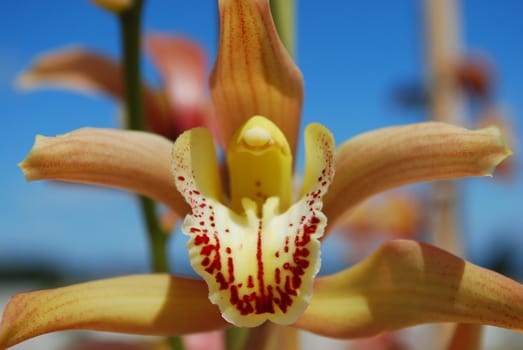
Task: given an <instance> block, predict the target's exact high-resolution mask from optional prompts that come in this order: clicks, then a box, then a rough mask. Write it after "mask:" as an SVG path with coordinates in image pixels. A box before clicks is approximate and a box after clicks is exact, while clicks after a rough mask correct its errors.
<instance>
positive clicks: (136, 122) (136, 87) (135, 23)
mask: <svg viewBox="0 0 523 350" xmlns="http://www.w3.org/2000/svg"><path fill="white" fill-rule="evenodd" d="M142 7H143V0H134V2H133V5H132V6H131V7H130V8H128V9H126V10H124V11H122V12H121V13H120V15H119V19H120V21H119V22H120V30H121V34H122V51H123V76H124V86H125V112H126V114H127V122H128V125H127V127H128V128H129V129H132V130H145V118H144V103H143V94H142V83H141V78H140V74H141V73H140V47H141V44H140V38H141V13H142ZM139 201H140V206H141V209H142V213H143V217H144V220H145V224H146V226H147V233H148V236H149V242H150V249H151V265H152V270H153V272H158V273H160V272H163V273H166V272H169V264H168V256H167V241H168V238H169V236H168V235H167V233H166V232H164V230H163V229H162V227H161V226H160V223H159V222H158V216H157V213H156V203H155V202H154V201H153V200H151V199H149V198H146V197H143V196H139ZM168 342H169V345H170V347H171V348H172V349H175V350H183V349H184V346H183V342H182V339H181V338H180V337H169V338H168Z"/></svg>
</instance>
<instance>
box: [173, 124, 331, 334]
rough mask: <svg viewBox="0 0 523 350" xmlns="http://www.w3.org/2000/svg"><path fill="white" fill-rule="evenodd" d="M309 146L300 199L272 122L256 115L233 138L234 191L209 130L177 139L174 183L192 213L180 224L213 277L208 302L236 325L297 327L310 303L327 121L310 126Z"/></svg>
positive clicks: (327, 171) (198, 267)
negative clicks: (294, 191)
mask: <svg viewBox="0 0 523 350" xmlns="http://www.w3.org/2000/svg"><path fill="white" fill-rule="evenodd" d="M305 142H306V169H305V174H304V185H303V189H302V192H301V193H302V195H301V197H300V198H299V199H298V200H297V201H296V202H294V203H292V154H291V151H290V148H289V144H288V142H287V140H286V138H285V135H284V134H283V133H282V132H281V130H280V129H279V128H278V127H277V126H276V125H275V124H274V123H272V122H271V121H270V120H268V119H267V118H264V117H261V116H255V117H252V118H250V119H249V120H248V121H247V122H246V123H245V124H244V125H243V126H242V127H240V128H239V129H238V130H237V131H236V132H235V134H234V135H233V138H232V140H231V142H230V145H229V149H228V150H227V165H228V168H229V179H230V181H229V193H228V196H227V195H226V194H225V193H224V191H223V189H222V188H221V183H222V182H221V180H220V177H219V174H220V172H219V167H218V162H217V160H216V154H215V150H214V143H213V140H212V137H211V134H210V132H209V131H207V130H206V129H203V128H197V129H192V130H190V131H188V132H185V133H184V134H182V135H181V136H180V137H179V138H178V139H177V140H176V142H175V144H174V147H173V173H174V178H175V181H176V186H177V188H178V190H179V191H180V193H181V194H182V195H183V196H184V198H185V200H186V201H187V203H188V204H189V205H190V206H191V211H192V212H191V214H190V215H187V217H186V218H185V220H184V223H183V226H182V231H183V232H184V233H185V234H187V235H189V237H190V239H189V241H188V244H187V246H188V249H189V257H190V259H191V265H192V267H193V268H194V270H195V271H196V272H197V273H198V274H199V275H200V276H201V277H202V278H203V279H204V280H205V281H206V283H207V285H208V287H209V299H210V300H211V302H213V303H214V304H217V305H218V307H219V308H220V310H221V312H222V316H223V317H224V319H226V320H227V321H229V322H231V323H233V324H235V325H237V326H241V327H254V326H258V325H260V324H262V323H263V322H265V321H266V320H270V321H272V322H275V323H278V324H291V323H293V322H294V321H296V319H297V318H298V317H299V316H300V315H301V314H302V313H303V311H304V310H305V309H306V307H307V305H308V303H309V301H310V298H311V294H312V285H313V280H314V277H315V276H316V274H317V272H318V270H319V268H320V250H319V248H320V242H319V238H320V237H321V236H322V235H323V230H324V228H325V225H326V218H325V216H324V215H323V213H322V212H321V208H322V197H323V195H324V194H325V192H326V190H327V188H328V186H329V184H330V182H331V180H332V177H333V174H334V165H333V153H334V141H333V139H332V135H331V133H330V132H329V131H328V130H327V129H325V128H324V127H323V126H321V125H319V124H311V125H309V126H308V127H307V129H306V132H305ZM227 198H228V199H229V200H227Z"/></svg>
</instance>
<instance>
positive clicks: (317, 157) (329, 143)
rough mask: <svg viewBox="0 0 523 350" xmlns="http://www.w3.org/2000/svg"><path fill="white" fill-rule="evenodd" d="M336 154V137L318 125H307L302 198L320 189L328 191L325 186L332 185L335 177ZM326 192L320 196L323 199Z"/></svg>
mask: <svg viewBox="0 0 523 350" xmlns="http://www.w3.org/2000/svg"><path fill="white" fill-rule="evenodd" d="M334 152H335V149H334V137H333V136H332V134H331V132H330V131H329V130H327V129H326V128H325V127H324V126H323V125H321V124H318V123H312V124H309V125H307V127H306V128H305V173H304V174H303V185H302V190H301V193H302V196H303V195H304V194H305V193H308V192H312V191H313V190H314V188H318V187H319V188H322V191H325V192H326V191H327V187H325V186H328V185H330V183H331V182H332V180H333V177H334V170H335V169H334ZM318 185H320V186H318ZM325 192H322V193H321V194H319V196H320V197H323V196H324V195H325Z"/></svg>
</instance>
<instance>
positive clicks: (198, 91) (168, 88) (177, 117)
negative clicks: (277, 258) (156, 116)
mask: <svg viewBox="0 0 523 350" xmlns="http://www.w3.org/2000/svg"><path fill="white" fill-rule="evenodd" d="M145 45H146V48H147V51H148V52H149V54H150V56H151V58H152V60H153V63H154V64H155V66H156V68H157V70H158V71H159V72H160V73H161V78H162V79H163V83H164V87H165V92H166V94H167V99H168V101H169V103H170V107H171V109H172V113H173V115H172V116H171V119H173V121H175V124H176V128H177V129H178V134H180V133H181V132H183V131H185V130H188V129H192V128H194V127H197V126H205V124H204V121H205V113H206V107H205V106H206V103H207V97H206V96H205V89H206V84H207V75H206V71H207V59H206V55H205V52H204V51H203V49H202V48H201V47H200V46H199V45H197V44H196V42H193V41H190V40H188V39H184V38H182V37H177V36H169V35H164V34H149V35H147V36H146V38H145Z"/></svg>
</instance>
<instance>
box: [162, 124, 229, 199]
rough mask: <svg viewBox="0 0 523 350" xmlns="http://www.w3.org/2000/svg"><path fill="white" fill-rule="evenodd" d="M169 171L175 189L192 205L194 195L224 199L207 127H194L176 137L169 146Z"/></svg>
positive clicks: (210, 136)
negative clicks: (170, 161) (170, 169)
mask: <svg viewBox="0 0 523 350" xmlns="http://www.w3.org/2000/svg"><path fill="white" fill-rule="evenodd" d="M172 174H173V176H174V182H175V183H176V187H177V189H178V191H179V192H180V193H181V194H182V196H183V197H184V198H185V200H186V201H187V203H188V204H189V205H190V206H191V207H192V206H193V205H194V203H193V202H192V198H193V196H194V195H197V196H199V195H202V196H204V197H208V198H210V199H212V200H214V201H217V202H221V201H223V191H222V187H221V184H222V182H221V177H220V170H219V167H218V161H217V159H216V150H215V148H214V143H213V138H212V135H211V133H210V132H209V130H207V129H205V128H194V129H191V130H188V131H186V132H184V133H183V134H181V135H180V136H179V137H178V138H177V139H176V141H175V142H174V145H173V147H172ZM171 179H172V177H171ZM195 189H196V192H194V190H195Z"/></svg>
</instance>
